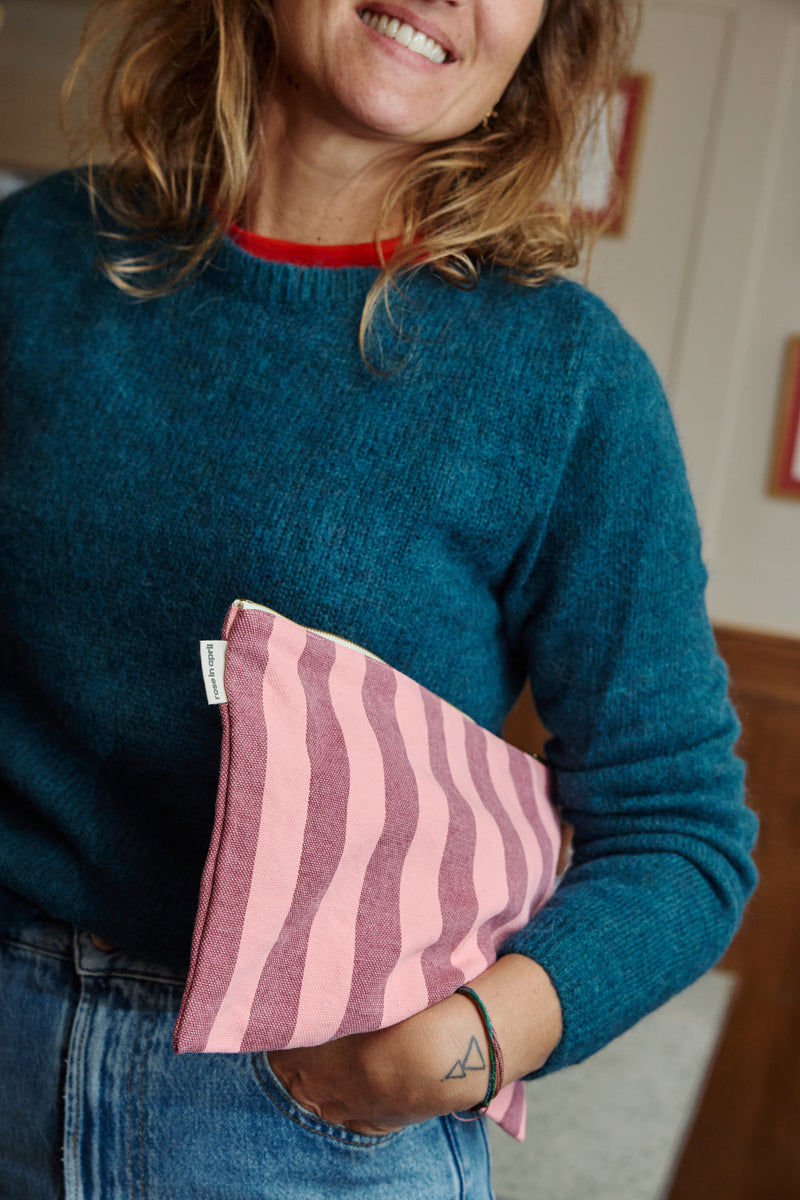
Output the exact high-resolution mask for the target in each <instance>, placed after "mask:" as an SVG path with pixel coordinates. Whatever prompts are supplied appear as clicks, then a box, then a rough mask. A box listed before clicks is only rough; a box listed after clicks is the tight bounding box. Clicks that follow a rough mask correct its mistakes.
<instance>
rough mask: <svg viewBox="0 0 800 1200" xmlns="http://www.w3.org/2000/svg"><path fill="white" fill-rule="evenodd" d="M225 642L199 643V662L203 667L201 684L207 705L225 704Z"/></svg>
mask: <svg viewBox="0 0 800 1200" xmlns="http://www.w3.org/2000/svg"><path fill="white" fill-rule="evenodd" d="M227 649H228V643H227V642H201V643H200V661H201V663H202V665H203V682H204V683H205V685H206V696H207V697H208V703H209V704H227V703H228V697H227V695H226V694H225V651H226V650H227Z"/></svg>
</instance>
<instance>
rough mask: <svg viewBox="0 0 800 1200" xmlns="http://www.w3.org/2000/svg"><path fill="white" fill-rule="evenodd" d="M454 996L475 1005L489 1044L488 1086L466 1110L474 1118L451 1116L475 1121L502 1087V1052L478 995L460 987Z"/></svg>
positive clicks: (456, 1114)
mask: <svg viewBox="0 0 800 1200" xmlns="http://www.w3.org/2000/svg"><path fill="white" fill-rule="evenodd" d="M456 995H460V996H466V997H467V999H468V1000H471V1001H472V1003H473V1004H474V1005H475V1007H476V1008H477V1010H478V1012H479V1014H480V1017H481V1020H482V1021H483V1027H484V1029H485V1030H486V1037H487V1039H488V1042H489V1086H488V1087H487V1089H486V1095H485V1096H484V1098H483V1100H482V1101H481V1102H480V1104H476V1105H474V1107H473V1108H471V1109H469V1110H468V1111H469V1112H471V1113H474V1114H475V1116H474V1117H464V1116H461V1115H459V1113H453V1116H454V1117H456V1118H457V1120H459V1121H477V1120H478V1119H479V1118H480V1117H482V1116H483V1115H484V1114H485V1112H486V1110H487V1108H488V1107H489V1105H490V1104H491V1102H492V1101H493V1100H494V1098H495V1096H496V1095H497V1093H498V1092H499V1091H500V1090H501V1088H502V1086H503V1074H504V1066H503V1051H502V1050H501V1049H500V1043H499V1042H498V1040H497V1034H496V1033H495V1031H494V1028H493V1026H492V1020H491V1017H490V1016H489V1014H488V1012H487V1011H486V1005H485V1004H484V1003H483V1001H482V1000H481V998H480V996H479V995H478V993H477V992H476V991H475V990H474V989H473V988H471V987H460V988H456Z"/></svg>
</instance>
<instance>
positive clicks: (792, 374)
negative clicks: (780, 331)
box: [769, 335, 800, 500]
mask: <svg viewBox="0 0 800 1200" xmlns="http://www.w3.org/2000/svg"><path fill="white" fill-rule="evenodd" d="M769 492H770V495H772V496H781V497H783V498H784V499H790V500H800V335H797V336H796V337H792V338H790V339H789V344H788V345H787V347H786V364H785V367H784V372H783V386H782V388H781V402H780V408H779V410H778V423H777V426H776V430H775V444H774V448H773V453H772V469H771V473H770V483H769Z"/></svg>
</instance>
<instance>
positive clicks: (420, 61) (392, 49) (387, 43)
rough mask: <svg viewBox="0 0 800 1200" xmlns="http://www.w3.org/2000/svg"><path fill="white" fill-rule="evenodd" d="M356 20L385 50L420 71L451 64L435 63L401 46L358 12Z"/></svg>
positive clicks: (439, 68)
mask: <svg viewBox="0 0 800 1200" xmlns="http://www.w3.org/2000/svg"><path fill="white" fill-rule="evenodd" d="M356 20H357V21H358V23H359V25H360V26H361V27H362V29H363V30H364V32H365V33H366V34H369V36H370V37H372V38H373V39H374V40H375V41H376V42H377V43H378V44H379V45H380V46H382V47H383V48H384V50H386V51H388V53H389V54H392V55H394V56H395V58H398V59H399V61H400V62H404V63H407V64H408V65H409V66H413V67H416V68H417V70H419V71H440V70H441V69H442V67H446V66H448V65H449V64H448V63H447V62H443V63H435V62H431V60H430V59H429V58H425V56H424V55H423V54H415V53H414V51H413V50H409V48H408V46H401V45H400V43H399V42H396V41H395V40H394V38H388V37H387V36H386V34H385V33H378V31H377V29H373V28H372V26H371V25H367V24H366V23H365V22H364V21H362V20H361V17H359V15H358V13H356Z"/></svg>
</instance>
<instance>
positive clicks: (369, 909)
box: [175, 604, 560, 1137]
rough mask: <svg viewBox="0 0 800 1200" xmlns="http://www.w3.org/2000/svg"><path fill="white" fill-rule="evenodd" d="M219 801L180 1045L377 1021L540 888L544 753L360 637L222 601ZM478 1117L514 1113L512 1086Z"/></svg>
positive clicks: (389, 1020) (476, 947)
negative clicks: (470, 713)
mask: <svg viewBox="0 0 800 1200" xmlns="http://www.w3.org/2000/svg"><path fill="white" fill-rule="evenodd" d="M223 636H224V637H225V638H226V639H227V642H228V647H227V656H226V664H225V688H226V692H227V696H228V702H227V704H224V705H222V706H221V713H222V722H223V745H222V759H221V768H220V781H219V791H218V796H217V810H216V820H215V826H214V831H213V835H212V841H211V846H210V849H209V853H208V858H207V861H206V865H205V870H204V874H203V879H202V886H201V896H200V904H199V908H198V914H197V922H196V925H195V932H194V941H193V947H192V962H191V968H190V973H189V978H188V982H187V985H186V992H185V995H184V1000H183V1005H182V1008H181V1013H180V1016H179V1018H178V1023H177V1025H176V1030H175V1049H176V1050H177V1051H178V1052H182V1051H217V1052H220V1051H222V1052H231V1051H255V1050H276V1049H283V1048H287V1047H292V1046H309V1045H317V1044H320V1043H322V1042H325V1041H328V1040H330V1039H331V1038H336V1037H342V1036H344V1035H346V1034H350V1033H360V1032H365V1031H368V1030H374V1029H379V1028H382V1027H384V1026H387V1025H392V1024H394V1023H396V1022H397V1021H401V1020H403V1019H405V1018H406V1017H409V1016H411V1015H413V1014H414V1013H417V1012H420V1011H421V1010H422V1009H424V1008H427V1007H428V1006H429V1005H431V1004H435V1003H436V1002H437V1001H439V1000H442V999H444V998H445V997H447V996H449V995H451V994H452V993H453V992H454V991H455V989H456V988H457V987H459V986H460V985H461V984H463V983H467V982H469V981H471V980H473V979H474V978H475V977H476V976H477V975H479V974H480V973H481V972H482V971H484V970H485V969H486V967H487V966H489V965H490V964H491V963H492V962H494V961H495V958H496V950H497V946H498V945H499V944H500V943H501V942H502V941H503V940H504V938H506V937H507V936H508V935H509V934H510V933H511V932H513V931H515V930H517V929H519V928H521V927H522V926H523V925H524V924H525V923H526V922H527V921H528V920H529V918H530V915H531V913H532V912H534V911H535V910H536V909H537V908H538V907H540V906H541V905H542V904H543V903H544V902H545V901H546V900H547V898H548V897H549V896H550V894H551V893H552V889H553V886H554V880H555V869H556V862H557V858H558V849H559V842H560V830H559V822H558V818H557V816H556V814H555V812H554V810H553V808H552V806H551V804H550V800H549V795H548V773H547V769H546V768H545V766H544V765H543V764H542V763H540V762H538V761H537V760H535V759H533V758H530V757H529V756H528V755H525V754H523V753H521V752H520V751H518V750H516V749H514V748H513V747H511V746H508V745H507V744H506V743H505V742H503V741H502V740H501V739H500V738H497V737H495V736H494V735H493V734H491V733H489V732H488V731H486V730H484V729H482V728H481V727H480V726H478V725H476V724H475V723H474V722H472V721H470V720H469V718H467V717H465V716H464V715H463V714H462V713H460V712H458V711H457V710H456V709H455V708H453V707H452V706H451V705H449V704H447V703H446V702H445V701H444V700H442V699H441V698H439V697H437V696H435V695H433V694H432V693H431V692H429V691H427V690H426V689H425V688H423V687H421V686H420V685H419V684H417V683H415V682H414V681H413V680H411V679H409V678H408V677H407V676H405V675H403V674H402V673H401V672H398V671H395V670H393V669H392V668H391V667H389V666H387V665H386V664H385V663H382V662H380V661H379V660H377V659H374V658H372V657H371V656H369V655H368V654H366V653H364V652H363V651H361V650H360V649H359V648H358V647H354V646H351V645H346V644H342V643H340V642H336V641H333V640H331V639H330V638H327V637H325V636H324V635H322V634H319V633H315V632H313V631H310V630H307V629H305V628H303V627H302V626H299V625H296V624H295V623H294V622H292V621H289V620H287V619H286V618H284V617H281V616H278V615H276V614H274V613H271V612H269V611H267V610H263V609H258V608H242V607H240V606H239V605H238V604H237V605H233V606H232V608H231V609H230V611H229V613H228V617H227V620H226V623H225V627H224V630H223ZM490 1116H493V1117H494V1118H495V1119H496V1120H498V1121H499V1123H501V1124H502V1125H503V1126H504V1127H505V1128H507V1129H508V1130H509V1132H511V1133H513V1134H515V1136H517V1137H519V1136H521V1133H522V1130H523V1128H524V1088H523V1085H522V1084H512V1085H509V1086H508V1087H507V1088H504V1089H503V1092H501V1094H500V1095H499V1096H498V1097H497V1098H496V1099H495V1100H494V1102H493V1104H492V1106H491V1108H490Z"/></svg>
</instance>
